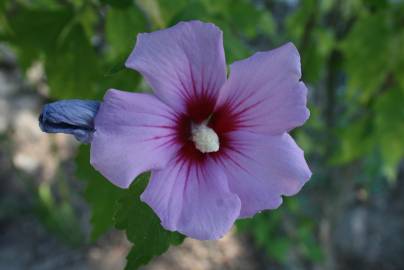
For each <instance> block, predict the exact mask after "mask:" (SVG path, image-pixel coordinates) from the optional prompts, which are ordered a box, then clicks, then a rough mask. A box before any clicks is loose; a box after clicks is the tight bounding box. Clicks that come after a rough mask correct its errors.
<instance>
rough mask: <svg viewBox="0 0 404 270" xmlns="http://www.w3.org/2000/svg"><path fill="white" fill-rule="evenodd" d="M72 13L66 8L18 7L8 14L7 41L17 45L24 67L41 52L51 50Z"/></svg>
mask: <svg viewBox="0 0 404 270" xmlns="http://www.w3.org/2000/svg"><path fill="white" fill-rule="evenodd" d="M72 18H73V13H72V12H71V11H70V10H68V9H64V10H30V9H26V8H19V9H18V10H17V11H16V12H15V14H13V16H9V17H8V18H7V21H8V23H9V25H8V26H9V29H10V32H11V33H10V34H9V38H8V40H9V42H10V43H12V44H13V45H15V46H17V54H18V59H19V61H20V63H21V64H22V66H23V67H24V68H27V67H28V66H29V65H30V64H31V63H32V61H33V60H35V59H37V58H38V57H39V55H40V53H41V52H46V51H49V50H53V49H54V48H55V47H56V44H57V41H58V40H59V37H60V33H61V32H63V30H64V28H65V27H66V25H67V24H68V22H69V21H70V20H71V19H72Z"/></svg>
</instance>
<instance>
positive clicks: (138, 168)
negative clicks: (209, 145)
mask: <svg viewBox="0 0 404 270" xmlns="http://www.w3.org/2000/svg"><path fill="white" fill-rule="evenodd" d="M174 121H175V118H174V112H173V111H172V110H171V109H170V108H169V107H168V106H167V105H165V104H164V103H163V102H161V101H160V100H159V99H157V98H156V97H154V96H152V95H148V94H135V93H129V92H123V91H118V90H109V91H108V92H107V94H106V95H105V97H104V102H103V103H102V104H101V106H100V110H99V112H98V114H97V116H96V118H95V129H96V131H95V133H94V136H93V141H92V144H91V164H92V165H93V166H94V167H95V168H96V169H97V170H98V171H100V172H101V173H102V174H103V175H104V176H105V177H106V178H108V179H109V180H110V181H111V182H112V183H114V184H115V185H117V186H119V187H122V188H127V187H128V186H129V185H130V184H131V182H132V181H133V179H134V178H135V177H136V176H137V175H139V174H140V173H142V172H144V171H147V170H150V169H156V168H162V167H163V166H164V165H165V164H166V163H167V162H168V161H169V159H170V158H171V157H172V156H173V153H174V151H176V149H175V146H174V144H173V138H174V136H175V131H174V129H173V126H174V125H175V124H174Z"/></svg>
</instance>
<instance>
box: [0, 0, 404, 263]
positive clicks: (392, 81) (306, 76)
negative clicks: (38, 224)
mask: <svg viewBox="0 0 404 270" xmlns="http://www.w3.org/2000/svg"><path fill="white" fill-rule="evenodd" d="M189 19H199V20H203V21H209V22H213V23H215V24H216V25H218V26H219V27H220V28H221V29H222V30H223V34H224V46H225V52H226V58H227V61H228V63H231V62H233V61H235V60H238V59H242V58H244V57H248V56H249V55H251V54H252V53H253V52H255V51H258V50H269V49H271V48H274V47H276V46H278V45H281V44H282V43H284V42H286V41H289V40H291V41H293V42H294V43H295V44H296V46H297V47H298V49H299V51H300V53H301V58H302V70H303V80H304V81H305V82H306V83H307V85H308V86H309V88H310V89H311V91H310V94H309V106H310V110H311V118H310V120H309V121H308V123H307V124H306V125H305V126H304V127H303V128H300V129H298V130H297V131H294V132H293V133H294V134H293V135H294V136H295V137H296V138H297V140H298V142H299V144H300V145H301V146H302V148H303V149H304V150H305V152H306V155H307V157H308V159H309V164H310V166H311V168H312V170H313V172H314V176H313V178H312V181H311V182H310V183H309V184H308V185H307V187H306V188H305V190H304V191H303V192H302V193H301V194H300V195H299V196H298V197H296V198H285V204H284V205H283V206H282V207H281V208H280V209H278V210H275V211H270V212H267V213H263V214H260V215H258V216H257V217H255V218H254V219H251V220H243V221H241V222H239V226H238V227H239V229H240V230H242V231H246V232H249V233H250V234H251V235H252V237H253V239H255V242H256V243H257V244H258V245H259V246H260V247H262V248H263V249H264V250H265V251H266V253H267V254H268V255H269V257H270V258H271V259H272V260H274V261H276V262H278V263H281V264H282V263H286V262H285V261H286V258H287V256H288V254H289V253H290V252H291V250H292V249H295V250H296V249H297V250H298V253H299V254H300V255H301V256H302V257H303V258H305V259H307V261H308V262H321V260H322V258H323V257H324V254H323V250H322V248H321V245H322V244H323V243H321V241H320V239H319V236H318V231H319V226H320V218H324V217H327V216H330V215H331V214H332V213H330V212H332V211H330V205H331V204H333V203H334V202H338V198H339V197H338V196H341V194H344V192H345V191H346V190H349V189H348V188H347V187H352V186H354V185H356V184H360V185H361V186H363V187H364V188H365V189H367V190H372V188H373V187H374V183H376V182H377V183H379V182H380V181H379V180H381V181H382V182H383V183H384V185H394V181H395V179H396V176H397V171H398V169H397V168H398V165H399V163H400V160H401V159H402V158H403V156H404V140H403V138H404V106H403V102H404V50H403V48H404V28H403V27H402V25H404V3H403V1H400V0H340V1H338V0H324V1H319V0H300V1H299V0H293V1H292V0H289V1H281V0H257V1H248V0H221V1H217V0H136V1H132V0H122V1H114V0H88V1H85V0H71V1H68V0H66V1H62V0H60V1H57V0H36V1H29V0H16V1H11V0H0V41H6V42H7V43H8V44H9V45H10V46H11V47H12V48H14V50H15V52H16V54H17V56H18V61H19V63H20V65H21V67H22V68H23V69H24V70H26V69H28V68H29V67H30V66H31V65H32V63H33V62H36V61H40V62H41V63H43V65H44V67H45V71H46V76H47V80H48V84H49V86H50V93H49V95H50V98H51V99H62V98H91V99H100V98H101V97H102V96H103V94H104V93H105V91H106V89H108V88H117V89H122V90H128V91H139V89H142V88H143V87H142V85H140V84H139V83H140V82H141V79H140V76H139V75H138V74H136V73H135V72H133V71H129V70H126V69H124V67H123V62H124V60H125V58H126V57H127V56H128V54H129V52H130V51H131V49H132V48H133V46H134V43H135V38H136V35H137V33H139V32H149V31H153V30H156V29H161V28H165V27H168V26H171V25H173V24H175V23H177V22H178V21H181V20H189ZM88 160H89V158H88V149H87V148H86V147H83V148H82V149H81V150H80V153H79V157H78V159H77V164H78V172H79V173H78V174H79V177H80V178H83V179H84V180H85V181H86V183H87V189H86V192H85V196H86V198H87V200H88V202H89V205H90V207H91V209H92V219H91V221H92V224H93V231H92V237H93V238H94V239H95V238H97V237H98V236H100V235H101V234H102V233H103V232H105V231H106V230H107V229H108V228H110V227H112V226H116V227H117V228H119V229H124V230H126V232H127V234H128V237H129V240H131V241H134V242H135V248H134V249H133V251H132V252H131V253H130V254H129V257H128V258H129V263H128V267H131V268H132V267H133V268H135V266H138V265H140V264H142V263H146V262H147V261H148V260H149V259H150V258H151V257H152V256H155V255H157V254H159V253H162V252H164V250H165V249H167V248H168V244H169V243H178V242H177V241H174V238H176V236H172V235H171V234H168V233H166V232H163V231H161V228H160V227H159V224H158V223H157V221H156V219H155V217H153V219H152V220H153V225H152V227H153V226H154V227H156V228H155V230H157V231H159V230H160V231H159V232H161V233H162V235H164V236H162V237H161V238H159V239H157V238H153V237H151V240H150V241H153V243H154V244H155V245H159V249H158V250H153V249H147V248H145V249H144V250H143V251H140V250H141V249H140V248H139V247H137V246H136V242H137V241H139V243H141V244H143V243H144V244H145V245H146V246H147V244H146V243H148V239H142V238H139V237H140V233H146V235H147V233H149V232H147V231H146V232H145V231H144V230H147V229H148V228H145V227H144V226H145V225H144V224H142V223H141V222H139V220H134V221H130V219H128V218H129V217H130V218H135V216H136V215H137V213H136V211H135V210H134V209H132V208H130V207H132V206H133V205H132V206H128V207H129V208H122V207H121V208H119V206H117V205H116V204H114V203H113V201H116V200H118V201H120V205H122V203H124V204H138V203H140V202H138V201H137V199H136V194H139V192H140V187H139V186H140V185H141V184H137V185H135V186H133V187H132V188H131V189H129V190H128V191H123V190H120V189H118V188H116V187H114V186H112V185H111V184H109V182H107V181H105V180H104V179H103V178H102V177H101V176H99V175H98V174H97V173H96V172H95V171H94V170H93V169H91V167H90V165H89V164H88ZM352 168H355V169H354V170H352ZM386 180H387V181H386ZM142 183H144V182H142ZM46 194H47V190H46V189H40V192H39V195H40V197H41V198H42V200H43V202H44V205H45V209H46V207H48V206H46V205H48V204H49V202H47V200H48V199H47V197H48V196H47V195H46ZM128 198H130V199H128ZM331 202H332V203H331ZM118 205H119V204H118ZM117 207H118V208H117ZM142 207H143V210H144V213H143V212H142V211H143V210H142V211H141V212H142V214H144V215H146V216H147V215H152V214H153V213H151V212H150V209H147V208H146V206H142ZM117 209H118V210H117ZM116 211H118V212H116ZM126 211H133V212H134V213H133V214H132V213H131V212H126ZM114 217H115V218H114ZM151 222H152V221H151ZM133 226H140V228H141V229H139V232H138V233H139V234H136V230H134V227H133ZM172 237H174V238H172ZM180 238H181V237H180ZM145 240H146V241H145ZM160 240H161V241H162V242H158V241H160ZM154 241H156V242H154ZM179 242H180V241H179ZM141 244H139V245H141ZM160 246H161V248H160ZM138 252H145V254H142V253H138ZM138 256H144V257H142V258H139V257H138Z"/></svg>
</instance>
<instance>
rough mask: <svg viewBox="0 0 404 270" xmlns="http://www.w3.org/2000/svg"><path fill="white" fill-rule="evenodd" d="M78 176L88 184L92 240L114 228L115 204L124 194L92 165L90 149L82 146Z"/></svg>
mask: <svg viewBox="0 0 404 270" xmlns="http://www.w3.org/2000/svg"><path fill="white" fill-rule="evenodd" d="M76 164H77V176H78V177H79V178H80V179H82V180H84V181H85V182H86V189H85V194H84V196H85V198H86V200H87V203H88V204H89V206H90V209H91V220H90V222H91V225H92V228H91V239H92V240H95V239H97V238H98V237H99V236H101V235H102V234H103V233H105V232H106V231H107V230H108V229H110V228H112V227H113V216H114V213H115V204H116V202H117V201H118V200H119V199H120V198H121V197H122V195H123V194H124V192H125V191H124V190H123V189H120V188H118V187H116V186H114V185H113V184H111V182H109V181H108V180H107V179H105V178H104V177H103V176H102V175H100V174H99V173H98V172H97V171H96V170H95V169H94V168H93V167H91V165H90V149H89V147H88V146H87V145H82V146H81V147H80V149H79V154H78V156H77V158H76Z"/></svg>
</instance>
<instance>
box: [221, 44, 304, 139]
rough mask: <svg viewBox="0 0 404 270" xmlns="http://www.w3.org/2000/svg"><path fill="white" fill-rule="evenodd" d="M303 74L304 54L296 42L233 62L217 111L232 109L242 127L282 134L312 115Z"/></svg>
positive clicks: (230, 110) (260, 131)
mask: <svg viewBox="0 0 404 270" xmlns="http://www.w3.org/2000/svg"><path fill="white" fill-rule="evenodd" d="M300 77H301V72H300V57H299V53H298V51H297V49H296V48H295V46H294V45H293V44H292V43H287V44H285V45H283V46H282V47H279V48H277V49H274V50H272V51H268V52H259V53H256V54H254V55H253V56H252V57H250V58H247V59H245V60H242V61H238V62H235V63H233V64H232V65H231V72H230V77H229V80H228V81H227V82H226V84H225V85H224V86H223V89H222V91H221V93H220V98H219V102H218V104H217V110H220V109H221V108H225V109H226V111H229V112H231V113H232V114H233V117H235V118H237V124H238V127H239V128H244V129H245V130H248V131H251V132H256V133H265V134H271V135H274V134H282V133H284V132H287V131H289V130H291V129H293V128H295V127H297V126H300V125H302V124H303V123H304V122H305V121H306V120H307V119H308V117H309V111H308V109H307V108H306V96H307V88H306V86H305V85H304V84H303V82H299V79H300ZM226 117H229V115H228V114H227V115H226Z"/></svg>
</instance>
